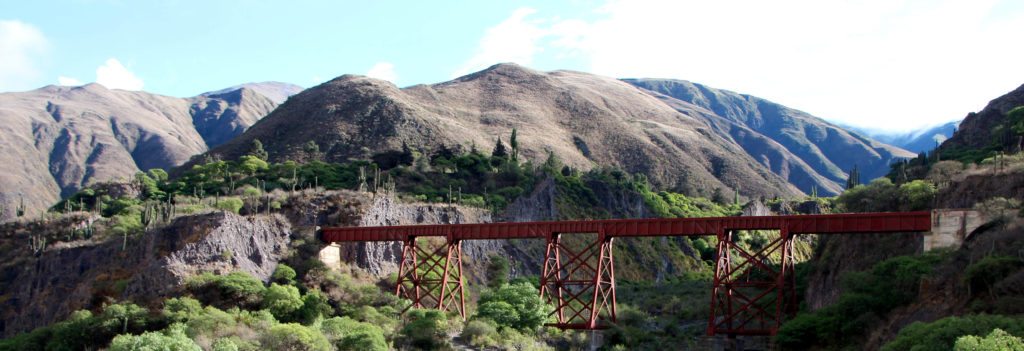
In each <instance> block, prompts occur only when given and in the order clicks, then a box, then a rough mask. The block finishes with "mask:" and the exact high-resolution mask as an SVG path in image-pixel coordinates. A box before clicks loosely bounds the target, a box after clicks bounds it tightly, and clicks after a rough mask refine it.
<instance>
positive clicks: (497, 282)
mask: <svg viewBox="0 0 1024 351" xmlns="http://www.w3.org/2000/svg"><path fill="white" fill-rule="evenodd" d="M490 259H491V262H490V263H489V264H488V265H487V286H488V287H490V288H491V289H497V288H498V287H500V286H502V285H505V284H506V283H508V272H509V263H508V259H507V258H505V256H502V255H498V254H494V255H491V257H490Z"/></svg>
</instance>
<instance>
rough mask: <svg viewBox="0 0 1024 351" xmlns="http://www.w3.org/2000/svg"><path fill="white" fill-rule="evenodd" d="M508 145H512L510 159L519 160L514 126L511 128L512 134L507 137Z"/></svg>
mask: <svg viewBox="0 0 1024 351" xmlns="http://www.w3.org/2000/svg"><path fill="white" fill-rule="evenodd" d="M499 140H500V139H499ZM508 145H509V146H511V147H512V160H514V161H518V160H519V141H518V140H517V139H516V129H515V128H512V136H511V137H509V138H508Z"/></svg>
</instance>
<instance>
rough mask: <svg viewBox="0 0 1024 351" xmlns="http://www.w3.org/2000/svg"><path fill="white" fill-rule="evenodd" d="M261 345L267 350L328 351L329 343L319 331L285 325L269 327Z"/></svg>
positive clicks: (298, 325) (329, 348)
mask: <svg viewBox="0 0 1024 351" xmlns="http://www.w3.org/2000/svg"><path fill="white" fill-rule="evenodd" d="M261 344H262V346H263V348H264V349H267V350H290V351H330V350H331V343H330V342H328V341H327V338H326V337H324V334H323V333H320V331H318V330H315V329H312V328H308V327H305V326H303V325H301V324H295V323H286V324H278V325H275V326H273V327H270V330H268V331H267V332H266V333H265V334H263V337H262V338H261Z"/></svg>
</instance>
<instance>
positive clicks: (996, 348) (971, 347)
mask: <svg viewBox="0 0 1024 351" xmlns="http://www.w3.org/2000/svg"><path fill="white" fill-rule="evenodd" d="M953 350H955V351H1024V341H1022V340H1021V338H1019V337H1016V336H1013V335H1010V334H1009V333H1007V332H1005V331H1003V330H1002V329H999V328H996V329H994V330H992V332H991V333H989V334H988V336H986V337H983V338H982V337H977V336H974V335H965V336H961V337H959V338H957V339H956V343H955V344H953Z"/></svg>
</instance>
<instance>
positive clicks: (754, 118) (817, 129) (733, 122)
mask: <svg viewBox="0 0 1024 351" xmlns="http://www.w3.org/2000/svg"><path fill="white" fill-rule="evenodd" d="M625 81H626V82H629V83H630V84H633V85H636V86H638V87H641V88H643V89H647V90H650V91H654V92H657V93H660V94H664V95H666V96H668V97H672V98H674V99H678V100H681V101H683V102H686V103H688V104H692V105H696V106H698V107H701V108H704V109H706V110H709V111H711V112H712V114H711V115H703V116H705V117H706V118H704V119H705V120H706V121H708V123H710V124H712V125H715V126H717V127H718V128H720V129H721V130H723V131H724V132H725V133H727V134H728V135H729V137H731V139H732V140H733V141H734V142H736V143H738V144H740V145H742V146H743V150H744V151H745V152H746V153H747V154H748V155H749V156H751V157H752V158H754V159H756V160H758V161H759V162H760V163H761V164H762V165H764V166H765V167H768V168H770V169H771V170H772V171H773V172H775V173H777V174H779V175H781V176H782V177H783V178H785V179H787V180H789V181H790V182H792V183H794V184H796V185H798V186H799V187H800V188H801V189H803V190H804V191H809V188H810V187H811V186H812V185H813V186H817V187H818V191H819V193H826V194H827V193H832V194H835V193H837V192H839V191H841V187H840V184H844V183H845V181H846V177H847V172H848V171H849V170H850V169H852V168H853V167H854V166H855V165H856V166H857V167H858V169H860V172H861V174H862V179H866V180H868V179H872V178H875V177H880V176H882V175H884V174H886V173H887V172H888V171H889V164H891V163H892V162H894V161H895V160H898V159H902V158H909V157H913V156H915V154H914V153H912V152H909V151H907V150H904V149H901V148H898V147H895V146H892V145H887V144H884V143H881V142H879V141H876V140H872V139H870V138H866V137H864V136H861V135H858V134H857V133H851V132H849V131H847V130H845V129H843V128H842V127H840V126H837V125H835V124H832V123H829V122H827V121H825V120H823V119H821V118H818V117H815V116H812V115H810V114H808V113H806V112H803V111H799V110H795V109H792V108H789V107H786V106H783V105H779V104H777V103H774V102H771V101H768V100H764V99H761V98H758V97H756V96H750V95H744V94H737V93H734V92H731V91H728V90H721V89H715V88H711V87H708V86H705V85H702V84H697V83H692V82H688V81H684V80H671V79H625ZM686 108H687V107H686V106H685V105H683V107H682V108H678V107H677V109H680V110H683V111H685V109H686ZM826 179H827V181H823V180H826Z"/></svg>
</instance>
